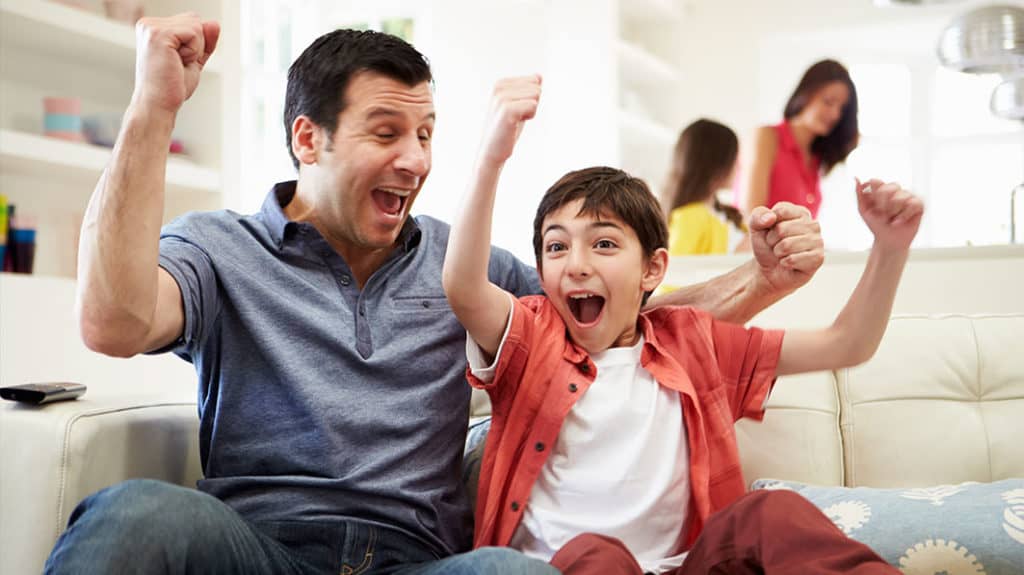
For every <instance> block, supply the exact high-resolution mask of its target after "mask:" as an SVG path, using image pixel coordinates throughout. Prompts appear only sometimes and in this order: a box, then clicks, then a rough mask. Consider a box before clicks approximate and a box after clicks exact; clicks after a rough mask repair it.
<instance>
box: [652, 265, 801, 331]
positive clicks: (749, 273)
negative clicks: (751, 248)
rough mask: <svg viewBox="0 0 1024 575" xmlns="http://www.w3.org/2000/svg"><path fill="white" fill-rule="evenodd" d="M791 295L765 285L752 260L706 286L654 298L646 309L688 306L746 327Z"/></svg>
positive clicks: (701, 284) (705, 284) (701, 285)
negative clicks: (774, 304)
mask: <svg viewBox="0 0 1024 575" xmlns="http://www.w3.org/2000/svg"><path fill="white" fill-rule="evenodd" d="M791 292H792V290H789V291H783V290H778V289H776V288H774V287H773V286H771V285H770V284H768V282H766V281H764V276H763V275H761V273H760V272H759V271H758V267H757V262H755V261H754V260H750V261H748V262H747V263H745V264H743V265H741V266H739V267H738V268H736V269H734V270H732V271H730V272H728V273H725V274H723V275H720V276H717V277H714V278H712V279H710V280H708V281H706V282H702V283H699V284H695V285H692V286H687V287H684V288H680V289H677V290H675V291H673V292H671V293H668V294H665V295H662V296H658V297H655V298H651V300H650V301H649V302H648V304H647V307H657V306H661V305H688V306H693V307H697V308H700V309H702V310H704V311H707V312H708V313H710V314H711V315H713V316H714V317H715V318H716V319H718V320H722V321H728V322H732V323H739V324H743V323H747V322H748V321H750V320H751V318H753V317H754V316H755V315H757V314H758V313H760V312H762V311H763V310H764V309H765V308H767V307H768V306H770V305H772V304H773V303H775V302H777V301H779V300H780V299H782V298H783V297H785V296H786V295H788V294H789V293H791Z"/></svg>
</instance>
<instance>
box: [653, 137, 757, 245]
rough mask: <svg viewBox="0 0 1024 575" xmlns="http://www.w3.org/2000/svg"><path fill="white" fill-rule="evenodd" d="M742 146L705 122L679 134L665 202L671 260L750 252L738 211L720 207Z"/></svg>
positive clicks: (741, 218)
mask: <svg viewBox="0 0 1024 575" xmlns="http://www.w3.org/2000/svg"><path fill="white" fill-rule="evenodd" d="M738 150H739V141H738V140H737V138H736V134H735V133H734V132H733V131H732V130H731V129H729V127H727V126H724V125H722V124H719V123H718V122H713V121H711V120H706V119H700V120H697V121H696V122H694V123H692V124H690V125H689V126H687V127H686V129H684V130H683V132H682V133H681V134H679V140H678V141H677V142H676V148H675V153H674V156H673V162H672V171H671V173H670V174H669V178H668V186H667V187H666V188H665V191H664V194H663V197H662V206H664V208H665V211H666V213H667V218H668V229H669V248H668V251H669V255H673V256H681V255H698V254H725V253H730V252H733V251H738V250H746V249H749V247H750V241H749V239H748V238H747V228H746V226H745V225H744V224H743V216H742V215H741V214H740V212H739V210H737V209H736V208H734V207H732V206H728V205H725V204H722V203H721V202H719V201H718V196H717V193H716V192H717V191H718V190H720V189H723V188H727V187H730V184H731V182H732V179H733V173H734V172H735V166H736V157H737V154H738Z"/></svg>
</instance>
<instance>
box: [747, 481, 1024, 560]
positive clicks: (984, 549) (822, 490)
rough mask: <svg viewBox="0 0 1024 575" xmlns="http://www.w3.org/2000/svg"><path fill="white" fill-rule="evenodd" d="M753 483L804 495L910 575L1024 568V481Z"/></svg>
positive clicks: (842, 527)
mask: <svg viewBox="0 0 1024 575" xmlns="http://www.w3.org/2000/svg"><path fill="white" fill-rule="evenodd" d="M752 487H753V489H790V490H793V491H796V492H797V493H800V494H801V495H803V496H804V497H806V498H807V499H808V500H810V501H811V502H812V503H814V504H815V505H816V506H817V507H818V508H820V509H821V510H822V512H823V513H825V515H827V516H828V517H829V519H831V520H832V521H833V522H834V523H835V524H836V526H838V527H839V528H840V529H842V530H843V532H845V533H846V534H847V535H849V536H850V537H852V538H854V539H856V540H858V541H861V542H863V543H864V544H866V545H868V546H869V547H871V548H872V549H874V550H875V551H876V552H877V553H878V554H879V555H881V556H882V557H883V558H885V560H886V561H888V562H889V563H891V564H893V565H894V566H896V567H899V568H900V569H901V570H902V571H903V572H904V573H907V574H918V573H921V574H927V575H933V574H935V573H950V574H952V573H973V574H984V575H1004V574H1005V575H1017V574H1019V573H1021V572H1022V571H1021V570H1022V569H1024V479H1006V480H1003V481H997V482H994V483H976V482H967V483H961V484H958V485H939V486H934V487H927V488H905V489H875V488H868V487H853V488H851V487H831V486H829V487H821V486H813V485H807V484H803V483H797V482H792V481H779V480H773V479H761V480H758V481H755V482H754V484H753V486H752Z"/></svg>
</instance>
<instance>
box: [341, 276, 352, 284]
mask: <svg viewBox="0 0 1024 575" xmlns="http://www.w3.org/2000/svg"><path fill="white" fill-rule="evenodd" d="M350 283H352V278H350V277H348V276H341V285H343V286H347V285H348V284H350Z"/></svg>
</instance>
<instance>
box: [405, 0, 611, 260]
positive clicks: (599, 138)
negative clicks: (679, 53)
mask: <svg viewBox="0 0 1024 575" xmlns="http://www.w3.org/2000/svg"><path fill="white" fill-rule="evenodd" d="M613 9H614V2H612V1H610V0H596V1H594V0H560V1H558V2H546V1H542V0H519V1H509V2H473V1H470V0H438V1H435V2H433V3H432V10H430V11H429V12H425V13H423V15H422V16H421V19H420V20H419V21H418V22H417V26H418V27H420V28H419V30H417V37H416V45H417V48H418V49H420V50H421V51H422V52H423V53H424V54H426V56H427V57H428V58H429V59H430V62H431V66H432V68H433V72H434V77H435V82H436V85H437V89H436V92H435V106H436V108H437V115H438V121H437V129H436V131H435V134H434V148H433V150H434V167H433V171H432V173H431V175H430V177H429V178H428V180H427V183H426V184H425V185H424V188H423V191H422V193H421V194H420V197H419V198H418V199H417V201H416V206H415V208H414V211H415V212H417V213H425V214H430V215H433V216H436V217H440V218H441V219H443V220H445V221H451V219H452V217H453V216H454V214H455V212H456V210H457V209H458V206H459V204H460V203H461V202H460V200H461V197H462V194H463V191H464V188H465V184H466V181H467V179H468V177H469V174H470V173H471V170H472V168H473V161H474V159H475V157H476V152H477V147H478V145H479V142H480V139H481V137H482V135H483V122H484V118H485V117H486V114H487V106H488V102H489V98H490V94H491V89H492V88H493V86H494V83H495V82H496V81H497V80H498V79H500V78H503V77H506V76H515V75H523V74H535V73H539V74H541V75H542V76H543V77H544V83H543V95H542V97H541V103H540V108H539V110H538V113H537V116H536V118H534V119H533V120H531V121H530V122H529V124H528V125H527V127H526V129H525V130H524V131H523V134H522V136H521V137H520V141H519V144H518V145H517V147H516V151H515V154H514V155H513V157H512V159H511V160H510V161H509V164H508V165H507V167H506V168H505V170H504V172H503V174H502V177H501V182H500V185H499V190H498V197H497V201H496V204H495V223H494V232H493V242H494V243H495V244H496V245H499V246H502V247H505V248H507V249H510V250H512V251H513V252H514V253H515V254H516V255H517V256H519V257H520V258H521V259H523V260H524V261H526V262H533V259H534V258H533V249H532V247H531V233H532V232H531V230H532V224H533V216H534V212H535V210H536V207H537V204H538V203H539V201H540V198H541V196H542V195H543V193H544V191H545V190H547V188H548V187H549V186H550V185H551V184H553V183H554V182H555V180H557V179H558V178H559V177H560V176H561V175H562V174H564V173H565V172H567V171H569V170H571V169H577V168H581V167H585V166H589V165H593V164H599V163H611V162H614V161H615V160H614V158H615V157H616V153H617V150H616V148H615V137H614V134H615V130H616V125H615V119H614V118H608V117H606V116H605V114H601V115H600V116H599V115H598V113H597V111H598V110H604V111H606V110H612V109H614V106H615V103H614V102H615V98H616V94H615V88H614V86H613V85H612V84H611V79H612V78H613V76H612V75H610V74H609V73H608V72H607V70H602V67H607V62H611V61H613V60H612V56H611V51H612V50H613V49H614V44H613V43H611V42H610V40H609V39H610V38H612V37H613V36H614V34H615V31H614V30H612V29H611V25H612V24H613V23H614V20H613V19H611V18H610V17H609V16H608V14H607V12H602V11H610V10H613Z"/></svg>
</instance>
